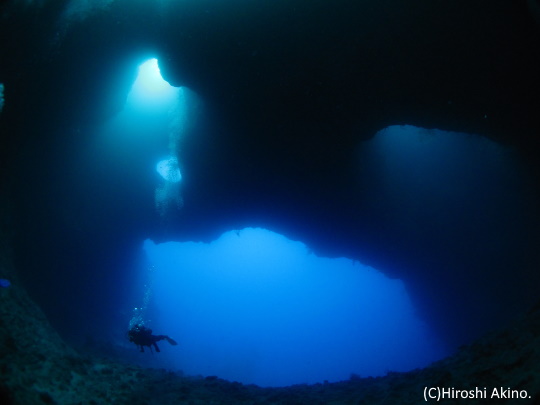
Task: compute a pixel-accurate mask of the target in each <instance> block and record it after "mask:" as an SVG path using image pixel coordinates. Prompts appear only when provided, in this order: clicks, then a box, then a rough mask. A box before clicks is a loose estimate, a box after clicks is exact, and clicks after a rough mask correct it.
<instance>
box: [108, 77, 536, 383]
mask: <svg viewBox="0 0 540 405" xmlns="http://www.w3.org/2000/svg"><path fill="white" fill-rule="evenodd" d="M154 73H155V72H154ZM142 82H143V80H142V79H141V78H140V77H139V79H138V81H137V82H136V84H135V86H134V90H133V92H132V94H131V95H130V96H128V100H127V104H126V108H125V109H124V111H122V112H121V113H120V114H119V115H118V116H117V117H116V118H114V119H113V120H112V121H111V122H109V123H108V124H107V125H106V126H105V128H104V130H103V133H102V134H101V135H100V137H98V142H101V144H102V145H106V148H105V149H108V153H110V155H109V159H111V161H114V162H115V163H113V165H112V167H114V168H116V169H115V170H118V171H120V172H122V171H123V170H125V169H126V168H127V167H129V168H130V170H135V171H138V172H139V177H140V178H143V179H144V181H143V182H142V183H145V184H148V183H153V184H154V185H155V190H153V191H152V190H150V189H149V190H148V192H150V193H151V192H154V193H155V195H154V198H155V208H156V212H157V214H158V215H159V216H160V217H161V220H162V221H163V223H167V221H168V220H169V214H170V213H171V212H172V211H175V210H181V209H182V204H183V199H182V187H181V183H182V182H181V181H168V180H167V178H169V177H170V176H168V174H167V173H164V170H165V169H167V170H168V167H169V166H167V165H166V166H163V163H159V164H158V162H163V159H164V158H166V157H167V156H177V155H178V148H179V147H181V146H180V145H181V144H182V136H183V132H182V131H183V128H185V125H186V122H187V121H189V117H186V116H185V113H184V115H183V116H182V122H178V120H177V121H174V119H173V118H171V117H174V116H178V111H182V110H183V111H187V110H188V109H189V108H188V107H189V106H186V103H187V102H188V101H187V99H186V98H185V97H183V96H182V95H183V94H184V93H185V92H187V91H188V90H187V89H184V90H179V89H174V88H172V87H169V88H168V89H169V90H167V85H166V84H163V83H161V84H159V88H160V91H163V89H165V91H163V94H165V98H167V99H168V101H166V102H163V103H159V102H157V103H151V104H150V106H147V105H145V103H146V100H147V98H148V97H143V98H138V97H136V93H137V92H138V93H139V94H140V93H141V91H142V90H141V83H142ZM147 90H148V89H147ZM150 90H151V89H150ZM156 97H158V99H159V95H157V96H156ZM175 114H176V115H175ZM191 136H196V134H191ZM116 157H117V158H116ZM202 158H204V157H202ZM143 162H144V164H143ZM517 162H518V160H517V158H516V156H514V154H513V152H512V150H509V149H505V148H503V147H502V146H499V145H497V144H495V143H493V142H491V141H489V140H487V139H484V138H481V137H478V136H475V135H468V134H460V133H450V132H444V131H438V130H426V129H422V128H416V127H413V126H394V127H389V128H386V129H384V130H381V131H380V132H379V133H377V135H376V136H375V137H374V138H373V139H372V140H370V141H367V142H363V143H361V144H359V147H358V151H357V163H358V164H357V179H358V187H359V192H360V191H361V192H365V194H366V197H365V198H364V199H363V204H364V205H363V206H362V207H361V208H360V207H359V209H362V210H364V211H367V212H370V213H371V216H372V218H375V219H376V222H377V223H378V224H379V229H380V232H392V233H393V234H395V237H396V241H399V240H403V239H405V240H406V239H407V238H410V237H413V238H414V239H415V240H420V241H422V240H424V243H423V244H421V246H424V248H425V250H424V251H419V252H415V253H413V254H415V255H418V256H424V255H425V256H426V257H428V258H430V259H429V260H431V261H432V262H431V263H430V264H429V266H432V268H433V273H434V274H435V273H437V272H438V271H441V269H444V270H443V271H444V272H445V275H444V276H441V291H440V292H443V291H445V285H444V283H445V278H447V277H450V279H451V278H452V277H456V278H457V279H458V280H460V279H463V280H464V282H471V283H475V282H477V281H476V280H475V279H474V277H471V278H468V276H467V274H466V273H467V272H468V270H467V268H468V267H467V266H471V263H467V264H466V265H464V266H462V268H457V267H456V263H455V262H453V261H452V260H446V263H447V266H448V267H449V268H444V265H445V264H444V262H445V255H448V254H450V255H452V246H451V247H450V250H449V249H448V247H449V243H448V241H449V240H451V241H452V242H451V244H452V245H453V244H455V246H454V247H455V249H456V251H455V255H456V256H459V255H463V256H464V259H463V260H468V258H467V254H464V252H465V253H466V251H467V246H474V251H475V256H474V257H475V258H476V259H478V260H480V261H483V262H484V264H483V265H484V266H490V265H492V261H490V260H487V259H486V257H490V256H493V255H496V253H494V252H493V250H494V249H496V248H497V246H498V245H501V244H502V243H504V242H505V240H506V239H501V238H500V237H499V236H498V233H500V232H503V231H501V227H500V222H501V215H510V220H509V221H508V220H504V221H503V228H502V229H503V230H504V229H505V227H506V226H508V223H510V224H513V223H518V228H519V224H522V222H523V221H526V219H525V218H524V217H523V218H522V217H520V212H521V209H522V208H523V204H524V201H526V198H525V195H524V191H523V190H525V189H526V186H527V185H526V184H524V183H523V181H524V180H523V171H522V168H521V167H520V166H519V164H518V163H517ZM177 163H178V167H179V170H180V171H182V162H181V161H178V162H177ZM156 165H157V171H156ZM174 166H175V167H176V161H175V165H174ZM175 170H176V169H175ZM173 177H174V176H173ZM179 177H182V181H184V177H183V174H182V175H178V176H176V177H175V178H176V179H178V178H179ZM518 179H521V180H518ZM351 187H355V185H354V184H353V185H351ZM360 188H362V189H361V190H360ZM479 190H481V191H479ZM353 194H354V190H353ZM502 213H504V214H502ZM509 213H510V214H509ZM254 226H255V224H254ZM510 229H511V228H510ZM493 230H495V234H493V232H492V231H493ZM448 235H450V237H449V236H448ZM452 235H455V236H454V237H452ZM142 243H143V241H141V244H142ZM499 247H502V246H499ZM143 250H144V254H145V255H146V260H147V261H148V263H147V264H144V265H142V264H141V265H140V266H139V267H140V268H142V269H143V270H142V274H140V276H141V277H142V279H146V286H145V287H144V288H140V289H139V295H140V300H138V302H136V303H135V305H136V306H138V307H139V310H138V316H141V318H140V319H142V320H143V321H144V322H145V324H146V325H147V326H148V327H150V328H152V329H153V330H154V333H156V334H167V335H169V336H171V337H173V338H174V339H175V340H177V341H178V342H179V346H175V347H172V346H169V345H168V344H167V343H166V342H161V344H160V346H161V348H162V353H161V354H160V356H163V357H164V363H163V364H166V366H167V367H173V368H177V369H181V370H183V371H184V372H186V373H188V374H201V375H218V376H219V377H222V378H226V379H229V380H235V381H240V382H243V383H255V384H259V385H263V386H279V385H290V384H296V383H315V382H323V381H325V380H327V381H339V380H343V379H347V378H349V377H350V376H351V375H352V374H355V375H360V376H378V375H383V374H385V373H386V372H388V371H406V370H411V369H414V368H417V367H423V366H426V365H428V364H429V363H430V362H432V361H435V360H438V359H440V358H442V357H443V356H445V355H447V354H449V353H450V352H451V348H449V347H448V346H447V345H446V343H447V340H445V338H446V336H439V335H438V334H437V333H440V330H441V329H440V328H439V329H436V328H433V327H432V326H430V325H429V324H427V323H426V319H425V318H424V317H423V316H422V314H423V313H425V311H426V308H419V307H417V306H418V305H424V306H425V305H426V302H425V301H419V300H415V299H414V297H412V296H411V291H412V290H411V289H410V288H409V287H411V286H412V285H414V284H413V283H414V282H415V281H416V279H415V278H414V277H411V279H410V280H397V279H390V278H388V277H387V276H385V275H384V271H385V269H384V268H381V269H375V268H372V267H369V266H367V265H365V264H362V263H361V261H352V260H350V259H347V258H324V257H317V256H316V255H315V254H313V253H311V252H310V249H309V246H305V245H304V244H303V243H302V241H291V240H289V239H288V238H287V235H279V234H277V233H274V232H272V229H269V230H265V229H260V228H246V229H231V230H229V232H226V233H224V234H223V235H221V237H219V238H218V239H217V240H215V241H213V242H211V243H207V244H205V243H202V242H198V243H195V242H183V243H180V242H174V240H171V241H170V242H167V243H159V244H155V243H154V242H152V241H150V240H146V241H145V242H144V249H143ZM449 251H450V253H448V252H449ZM388 255H389V256H391V249H390V247H389V252H388ZM433 257H436V258H438V260H437V259H435V260H434V259H433ZM460 260H461V259H460ZM458 262H459V260H458ZM393 265H394V266H396V265H397V266H399V263H398V264H395V263H394V264H393ZM474 266H476V265H474ZM408 271H410V272H411V275H413V274H414V269H408ZM450 279H448V278H447V280H450ZM452 282H453V283H454V285H455V284H456V283H455V282H454V281H453V280H452ZM450 284H451V283H450ZM487 284H488V285H487V287H486V288H487V290H489V289H490V288H492V286H490V285H489V283H487ZM433 293H434V294H435V295H437V292H433ZM452 293H455V292H454V291H452ZM468 293H470V291H468V292H464V294H465V295H466V294H468ZM478 293H479V295H480V296H481V295H482V294H483V292H482V290H481V288H480V287H479V288H478ZM442 294H444V293H442ZM145 298H146V299H148V301H146V302H145V301H144V299H145ZM415 305H416V306H415ZM427 305H429V303H428V304H427ZM141 307H143V308H142V310H141ZM479 308H480V309H479ZM479 308H472V309H471V311H472V312H471V313H472V314H473V316H472V318H471V319H472V321H470V320H469V321H464V322H465V324H464V326H463V328H464V329H465V328H467V327H469V326H470V325H467V322H473V323H475V324H478V325H480V324H481V322H482V321H481V320H480V319H479V318H477V317H476V314H477V313H482V311H483V308H482V305H480V307H479ZM475 311H476V312H475ZM437 326H440V325H437ZM436 330H437V331H436ZM452 343H453V344H455V343H456V342H455V341H454V342H452Z"/></svg>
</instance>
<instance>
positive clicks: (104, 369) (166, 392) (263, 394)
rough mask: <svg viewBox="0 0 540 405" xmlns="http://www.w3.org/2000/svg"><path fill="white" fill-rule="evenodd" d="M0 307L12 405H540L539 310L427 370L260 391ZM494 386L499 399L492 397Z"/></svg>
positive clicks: (10, 305) (0, 374) (12, 296)
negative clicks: (450, 392) (81, 338)
mask: <svg viewBox="0 0 540 405" xmlns="http://www.w3.org/2000/svg"><path fill="white" fill-rule="evenodd" d="M0 301H1V305H0V403H1V404H5V405H8V404H23V405H32V404H130V405H137V404H141V405H142V404H160V405H166V404H291V405H292V404H418V403H421V402H424V388H425V387H441V388H447V389H448V388H454V389H456V390H457V389H461V390H470V389H475V388H476V387H478V388H479V389H480V390H483V389H484V388H485V392H486V397H487V398H476V399H470V398H469V399H459V398H458V399H456V398H454V399H452V398H449V399H443V400H441V403H446V404H453V403H467V404H474V403H488V404H489V403H520V404H540V303H539V304H538V305H536V307H534V308H533V309H531V310H530V311H529V312H528V313H527V314H525V315H523V316H522V317H520V318H519V319H517V320H515V321H514V322H513V323H512V324H511V325H510V326H508V327H507V328H505V329H504V330H502V331H498V332H493V333H490V334H487V335H486V336H484V337H483V338H481V339H479V340H477V341H476V342H474V343H473V344H470V345H467V346H464V347H461V348H460V349H459V351H458V352H457V353H456V354H455V355H453V356H451V357H449V358H446V359H444V360H441V361H438V362H436V363H433V364H432V365H431V366H429V367H427V368H425V369H419V370H413V371H410V372H406V373H397V372H390V373H388V374H387V375H386V376H384V377H377V378H359V377H353V378H351V379H350V380H348V381H343V382H338V383H324V384H314V385H304V384H300V385H294V386H289V387H283V388H261V387H258V386H255V385H244V384H241V383H238V382H229V381H225V380H222V379H220V378H218V377H214V376H210V377H192V376H184V375H181V374H180V373H175V372H170V371H167V370H164V369H151V368H142V367H139V366H135V365H131V364H126V363H123V362H118V361H114V360H111V357H109V358H107V357H103V356H97V355H95V354H88V352H86V354H84V355H83V354H81V353H79V352H77V351H75V350H74V349H73V348H71V347H69V346H68V345H66V344H65V343H64V342H63V341H62V339H60V337H59V336H58V334H57V333H56V332H55V331H54V330H53V329H52V328H51V326H50V325H49V323H48V322H47V320H46V318H45V316H44V315H43V313H42V312H41V310H40V309H39V308H38V307H37V305H36V304H34V303H33V302H32V301H31V300H30V299H29V298H28V296H27V294H26V292H25V291H24V290H23V289H22V288H18V287H16V286H13V287H10V288H9V289H2V290H0ZM501 387H502V390H501ZM494 389H497V390H498V393H499V394H498V395H499V396H501V398H498V397H497V396H495V397H492V394H493V390H494ZM507 389H512V390H516V392H517V391H520V392H523V391H522V390H525V391H527V398H525V399H516V398H513V399H508V398H504V397H505V396H509V395H508V391H506V390H507ZM432 392H433V393H434V391H432ZM433 402H435V400H433Z"/></svg>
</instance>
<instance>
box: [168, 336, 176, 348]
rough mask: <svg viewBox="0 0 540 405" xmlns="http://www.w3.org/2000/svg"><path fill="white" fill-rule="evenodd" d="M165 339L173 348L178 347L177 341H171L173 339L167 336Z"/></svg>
mask: <svg viewBox="0 0 540 405" xmlns="http://www.w3.org/2000/svg"><path fill="white" fill-rule="evenodd" d="M165 339H167V342H169V343H170V344H171V345H173V346H176V345H178V343H176V340H174V339H171V338H170V337H168V336H165Z"/></svg>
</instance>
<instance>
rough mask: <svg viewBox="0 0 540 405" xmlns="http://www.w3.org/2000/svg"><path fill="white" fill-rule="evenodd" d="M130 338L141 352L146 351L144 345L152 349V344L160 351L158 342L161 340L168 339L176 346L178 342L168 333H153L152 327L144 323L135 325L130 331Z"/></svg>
mask: <svg viewBox="0 0 540 405" xmlns="http://www.w3.org/2000/svg"><path fill="white" fill-rule="evenodd" d="M128 338H129V341H130V342H133V343H135V344H136V345H137V347H139V348H140V350H141V352H144V346H148V347H149V348H150V351H152V345H153V346H154V348H155V349H156V352H159V351H160V350H159V347H158V345H157V344H156V342H159V341H160V340H166V341H167V342H169V343H170V344H171V345H173V346H176V345H177V344H178V343H176V342H175V341H174V340H173V339H171V338H170V337H168V336H166V335H152V329H148V328H147V327H145V326H143V325H135V326H134V327H133V328H131V329H130V330H129V332H128Z"/></svg>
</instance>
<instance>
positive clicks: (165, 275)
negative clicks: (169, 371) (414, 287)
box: [144, 228, 445, 386]
mask: <svg viewBox="0 0 540 405" xmlns="http://www.w3.org/2000/svg"><path fill="white" fill-rule="evenodd" d="M144 251H145V252H146V254H147V256H148V260H149V264H150V266H151V268H152V271H151V274H150V275H149V277H150V281H149V285H151V286H152V287H151V290H152V291H151V293H152V300H153V305H151V306H150V308H151V309H152V310H150V308H149V313H148V318H149V319H150V321H149V325H150V326H151V328H152V329H153V330H155V331H156V332H157V333H167V334H168V335H169V336H172V337H174V339H176V340H177V341H178V342H180V345H179V346H169V345H167V344H166V343H163V344H162V345H161V346H163V347H162V352H163V355H164V356H167V357H168V358H169V359H168V361H169V362H170V361H171V360H172V362H173V366H174V367H176V368H178V369H181V370H183V371H184V372H186V373H187V374H189V375H204V376H208V375H217V376H219V377H221V378H225V379H228V380H231V381H240V382H242V383H254V384H257V385H262V386H283V385H291V384H299V383H317V382H323V381H325V380H326V381H331V382H332V381H340V380H346V379H349V378H350V377H351V375H357V376H377V375H383V374H385V373H386V372H388V371H406V370H411V369H413V368H416V367H422V366H426V365H427V364H429V363H430V362H432V361H434V360H436V359H439V358H441V357H442V356H443V355H444V354H445V351H444V349H443V347H442V346H441V345H440V344H439V342H438V340H437V338H436V336H435V335H434V334H433V333H432V331H431V330H430V329H429V328H428V327H427V325H426V324H425V323H424V322H422V321H421V320H420V319H419V318H418V317H417V314H416V311H415V309H414V307H413V305H412V304H411V300H410V298H409V296H408V294H407V291H406V288H405V285H404V283H403V282H402V281H400V280H391V279H389V278H387V277H385V276H384V275H383V274H382V273H380V272H379V271H377V270H376V269H373V268H370V267H368V266H365V265H363V264H361V263H359V262H355V261H352V260H349V259H345V258H339V259H328V258H322V257H317V256H316V255H314V254H313V253H311V252H310V251H309V250H308V249H307V248H306V246H305V245H304V244H302V243H300V242H293V241H290V240H288V239H287V238H285V237H284V236H282V235H279V234H277V233H274V232H271V231H269V230H265V229H260V228H246V229H243V230H237V231H230V232H227V233H225V234H223V235H222V236H221V237H220V238H219V239H218V240H216V241H214V242H212V243H210V244H205V243H194V242H186V243H178V242H169V243H162V244H155V243H153V242H152V241H150V240H147V241H145V243H144Z"/></svg>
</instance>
